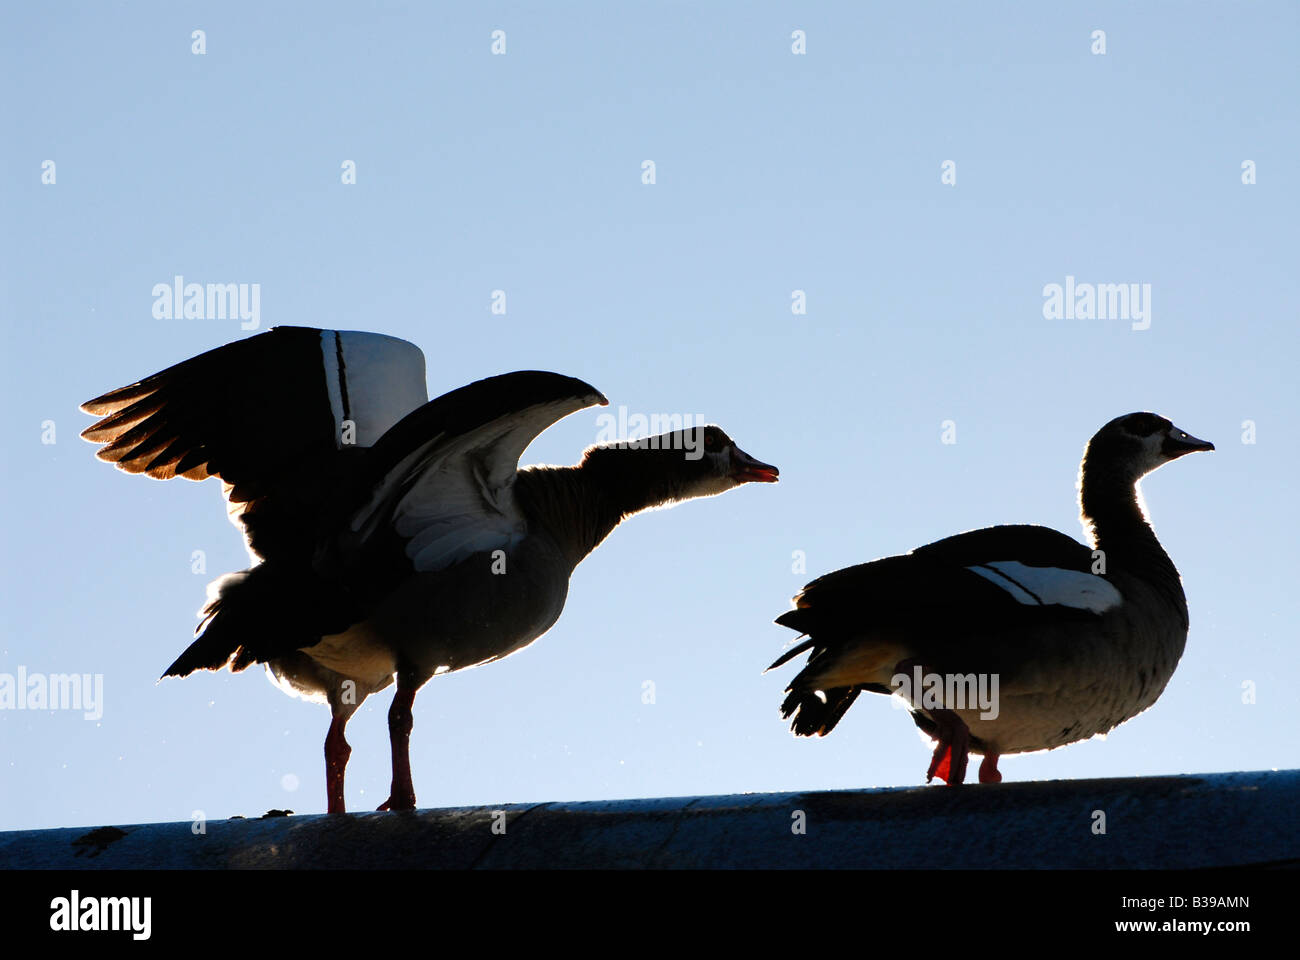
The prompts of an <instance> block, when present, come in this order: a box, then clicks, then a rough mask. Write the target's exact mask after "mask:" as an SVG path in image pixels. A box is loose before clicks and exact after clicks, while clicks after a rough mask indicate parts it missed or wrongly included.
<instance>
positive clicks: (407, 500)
mask: <svg viewBox="0 0 1300 960" xmlns="http://www.w3.org/2000/svg"><path fill="white" fill-rule="evenodd" d="M574 409H580V407H579V406H578V404H577V402H575V401H574V400H569V399H566V400H562V401H552V402H547V403H540V404H535V405H533V406H531V407H528V408H526V409H524V410H520V411H517V412H515V413H512V414H508V415H507V416H504V417H499V418H497V419H496V420H494V421H492V422H490V423H487V424H484V425H483V426H481V427H479V428H478V429H476V430H472V431H470V432H468V433H465V434H461V435H459V436H456V437H449V436H447V435H446V434H439V435H437V436H434V437H430V438H429V440H427V441H426V442H425V443H424V444H422V445H421V446H420V448H419V449H417V450H415V451H413V452H412V453H410V454H408V455H407V456H406V457H405V458H404V459H403V460H402V461H401V462H400V463H398V464H397V466H396V467H394V468H393V469H392V470H391V471H390V472H389V475H388V477H387V478H386V479H385V481H384V483H383V484H382V485H381V486H380V487H379V488H378V489H377V490H376V491H375V493H374V495H373V496H372V498H371V501H370V503H369V504H368V505H367V506H366V507H365V508H363V509H362V510H361V511H360V512H359V513H358V514H356V515H355V516H354V517H353V519H352V523H351V527H352V530H353V531H354V532H356V533H360V534H361V535H362V536H363V537H365V536H369V535H370V534H371V533H373V531H374V527H375V525H376V524H377V523H378V522H380V520H381V519H382V517H383V514H382V512H381V508H382V505H383V504H385V503H387V502H388V499H389V497H390V495H392V494H393V493H394V491H395V490H397V489H398V488H401V487H403V486H404V487H405V489H404V490H403V491H402V492H401V493H400V499H398V500H397V502H396V504H395V506H394V508H393V512H392V515H391V522H392V525H393V529H394V531H396V533H397V535H398V536H400V537H402V538H403V539H405V540H406V541H407V542H406V556H407V557H408V558H410V560H411V564H412V566H414V568H415V569H416V570H418V571H420V572H422V573H431V572H434V571H437V570H442V569H445V568H446V567H450V566H452V565H454V564H456V563H459V562H460V561H462V560H465V559H466V558H468V557H471V556H473V555H474V554H476V553H483V552H485V551H490V550H497V549H505V550H508V549H510V548H512V547H514V546H516V545H517V544H518V543H519V541H520V540H522V539H523V537H524V536H525V535H526V534H527V533H528V524H527V521H526V520H525V519H524V516H523V514H522V513H521V512H520V510H519V507H518V505H517V504H516V503H515V497H514V483H515V472H516V470H517V469H518V464H519V456H520V454H522V453H523V451H524V449H525V448H526V447H527V446H528V444H529V443H530V442H532V439H533V438H534V437H535V436H537V434H538V433H540V432H541V431H542V430H544V429H546V427H548V426H549V425H550V424H552V423H554V422H555V421H556V420H558V419H560V418H561V417H563V416H565V415H566V414H568V413H569V412H571V411H572V410H574Z"/></svg>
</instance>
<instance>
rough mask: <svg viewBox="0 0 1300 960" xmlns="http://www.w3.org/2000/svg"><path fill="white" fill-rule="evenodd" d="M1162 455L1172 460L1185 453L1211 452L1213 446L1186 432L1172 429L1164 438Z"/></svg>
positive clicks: (1175, 428)
mask: <svg viewBox="0 0 1300 960" xmlns="http://www.w3.org/2000/svg"><path fill="white" fill-rule="evenodd" d="M1163 446H1164V453H1165V456H1167V457H1169V458H1170V459H1173V458H1174V457H1181V456H1182V455H1183V454H1185V453H1197V452H1199V451H1202V450H1213V449H1214V444H1212V443H1210V442H1209V441H1208V440H1197V439H1196V438H1195V437H1194V436H1192V435H1191V434H1190V433H1187V432H1186V431H1183V430H1179V429H1178V428H1177V427H1174V428H1173V429H1172V430H1170V431H1169V433H1168V434H1167V435H1166V436H1165V442H1164V444H1163Z"/></svg>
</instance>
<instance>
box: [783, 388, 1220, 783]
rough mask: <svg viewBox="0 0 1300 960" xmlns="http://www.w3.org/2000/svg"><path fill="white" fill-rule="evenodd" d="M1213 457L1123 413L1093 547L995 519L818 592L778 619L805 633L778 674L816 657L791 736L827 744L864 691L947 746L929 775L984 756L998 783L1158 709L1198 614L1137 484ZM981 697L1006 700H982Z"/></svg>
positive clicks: (1094, 507) (955, 777)
mask: <svg viewBox="0 0 1300 960" xmlns="http://www.w3.org/2000/svg"><path fill="white" fill-rule="evenodd" d="M1210 449H1213V446H1212V445H1211V444H1208V443H1205V442H1203V441H1200V440H1197V439H1195V438H1194V437H1190V436H1188V435H1187V434H1186V433H1184V432H1183V431H1181V430H1178V429H1177V428H1176V427H1174V426H1173V425H1172V424H1170V423H1169V422H1168V421H1167V420H1165V419H1163V418H1161V417H1157V416H1155V415H1154V414H1144V413H1142V414H1130V415H1128V416H1126V417H1120V418H1117V419H1116V420H1113V421H1111V422H1110V423H1109V424H1107V425H1106V426H1105V427H1103V428H1102V429H1101V430H1100V431H1099V432H1098V433H1097V435H1096V436H1095V437H1093V439H1092V441H1091V442H1090V443H1089V445H1088V450H1087V452H1086V453H1085V456H1084V461H1083V465H1082V467H1081V470H1080V502H1081V508H1082V515H1083V520H1084V524H1085V529H1086V530H1087V532H1088V534H1089V539H1090V541H1091V543H1090V544H1089V545H1085V544H1082V543H1079V542H1078V541H1076V540H1074V539H1073V538H1071V537H1068V536H1066V535H1065V534H1063V533H1059V532H1057V531H1055V530H1051V529H1049V528H1046V527H1040V526H1031V525H1006V526H995V527H988V528H985V529H981V530H974V531H970V532H967V533H962V534H958V535H957V536H953V537H948V538H946V539H943V540H939V541H937V542H935V543H931V544H928V545H926V546H924V547H919V548H917V549H915V550H913V551H912V552H910V553H908V554H905V555H901V556H894V557H886V558H884V559H881V560H877V561H874V562H872V563H866V564H861V565H859V566H855V567H848V568H846V569H843V570H839V571H836V572H834V573H831V574H828V575H826V576H824V577H821V578H819V579H817V580H814V581H813V582H812V583H810V584H808V585H807V586H806V587H804V589H803V590H802V591H801V592H800V594H799V595H798V596H797V597H796V598H795V608H794V609H793V610H790V611H788V612H787V613H785V614H783V615H782V616H780V617H779V618H778V619H777V623H780V624H782V625H783V626H787V627H790V628H792V629H794V630H797V631H799V632H800V633H801V634H806V635H807V639H806V640H805V641H804V642H802V643H800V644H799V645H797V646H796V647H794V648H792V649H791V650H789V651H787V652H786V653H785V654H784V655H783V656H782V657H781V658H779V659H778V660H777V662H776V663H774V664H773V665H772V666H773V667H776V666H780V665H781V664H783V663H786V662H788V661H789V660H791V659H793V658H794V657H795V656H798V655H799V654H801V653H804V652H808V653H809V654H810V656H809V659H808V662H807V664H806V665H805V667H804V668H803V670H802V671H801V672H800V673H799V674H798V675H797V676H796V677H795V678H794V681H793V682H792V683H791V685H790V686H789V687H788V688H787V690H786V694H787V697H786V700H785V703H784V705H783V707H782V714H783V716H785V717H786V718H787V719H791V720H792V730H793V731H794V732H795V734H796V735H800V736H821V735H825V734H826V733H829V732H830V730H831V729H833V728H834V726H835V725H836V724H837V723H838V722H839V720H840V718H841V717H842V716H843V715H844V712H845V711H846V710H847V709H848V708H849V706H850V705H852V703H853V702H854V700H855V699H856V698H857V696H858V695H859V694H860V693H862V692H869V693H882V694H893V693H896V692H898V693H902V694H903V695H904V696H905V699H908V700H909V703H910V704H911V708H912V716H913V719H914V721H915V722H916V724H917V725H918V726H919V727H920V728H921V729H922V730H924V731H925V732H926V733H928V734H930V735H932V736H933V737H935V738H936V739H937V740H938V746H937V747H936V751H935V756H934V757H933V759H932V762H931V766H930V770H929V777H933V776H935V775H939V776H941V777H942V778H943V779H945V780H947V781H948V782H950V783H959V782H961V780H962V779H963V777H964V773H965V765H966V753H967V752H975V753H979V754H983V755H984V758H985V759H984V763H983V764H982V766H981V769H980V779H981V780H987V781H996V780H999V779H1001V777H1000V774H999V773H998V771H997V758H998V756H1000V755H1002V754H1009V753H1024V752H1030V751H1036V750H1045V749H1051V748H1053V747H1058V746H1062V745H1064V744H1067V743H1073V742H1075V741H1078V740H1083V739H1087V738H1089V737H1092V736H1094V735H1096V734H1099V733H1105V732H1107V731H1109V730H1111V729H1113V728H1114V727H1115V726H1117V725H1119V724H1120V723H1123V722H1124V721H1125V720H1128V719H1130V718H1131V717H1133V716H1136V715H1137V714H1138V713H1140V712H1142V711H1143V710H1145V709H1147V708H1148V707H1150V706H1151V705H1152V704H1153V703H1155V701H1156V699H1157V698H1158V697H1159V696H1160V694H1161V692H1162V691H1163V690H1164V688H1165V685H1166V684H1167V683H1168V682H1169V679H1170V677H1171V676H1172V675H1173V672H1174V668H1175V667H1176V666H1177V664H1178V660H1179V658H1180V657H1181V655H1182V652H1183V647H1184V644H1185V643H1186V639H1187V630H1188V614H1187V602H1186V598H1185V597H1184V594H1183V589H1182V582H1181V579H1180V578H1179V575H1178V571H1177V569H1176V568H1175V567H1174V565H1173V563H1172V562H1171V561H1170V559H1169V557H1168V556H1167V555H1166V554H1165V552H1164V550H1163V549H1162V548H1161V546H1160V543H1159V541H1158V540H1157V539H1156V537H1155V533H1154V532H1153V531H1152V529H1151V527H1150V525H1149V523H1148V522H1147V520H1146V517H1145V515H1144V512H1143V510H1142V507H1141V504H1140V502H1139V500H1138V494H1137V487H1136V485H1137V482H1138V480H1139V479H1140V478H1141V477H1142V476H1143V475H1144V474H1146V473H1148V472H1149V471H1150V470H1153V469H1155V468H1156V467H1158V466H1160V465H1161V464H1163V463H1165V462H1168V461H1169V460H1172V459H1175V458H1176V457H1179V456H1182V455H1183V454H1186V453H1191V452H1194V451H1196V450H1210ZM769 669H770V668H769ZM902 678H907V679H906V681H904V680H903V679H902ZM930 678H943V679H944V681H945V682H944V684H943V687H942V689H943V691H944V694H945V696H944V697H943V698H942V699H940V698H939V697H938V696H937V695H935V696H931V698H930V700H929V701H928V702H927V701H925V700H924V698H918V697H917V693H918V692H923V691H924V690H925V688H926V686H927V685H929V687H930V689H931V690H932V691H937V690H938V689H939V688H940V685H939V683H938V680H937V679H935V680H931V679H930ZM981 685H982V687H981ZM980 690H983V691H984V692H985V693H988V694H992V696H991V697H989V696H985V697H983V699H981V698H980V697H979V696H972V695H971V694H972V691H974V692H976V693H978V692H979V691H980ZM954 695H955V696H954ZM929 777H927V779H928V778H929Z"/></svg>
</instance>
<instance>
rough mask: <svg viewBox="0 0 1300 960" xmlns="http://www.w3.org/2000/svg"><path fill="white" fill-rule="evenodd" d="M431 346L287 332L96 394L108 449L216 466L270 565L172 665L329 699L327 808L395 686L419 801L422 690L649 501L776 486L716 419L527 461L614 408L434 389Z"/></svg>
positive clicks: (254, 547)
mask: <svg viewBox="0 0 1300 960" xmlns="http://www.w3.org/2000/svg"><path fill="white" fill-rule="evenodd" d="M424 377H425V374H424V356H423V354H422V353H421V352H420V350H419V348H418V347H416V346H414V345H413V344H411V343H408V342H406V341H404V340H399V339H396V338H394V337H388V336H384V335H381V334H374V333H362V332H353V331H337V330H319V329H314V328H303V327H277V328H275V329H273V330H271V331H269V332H267V333H264V334H260V335H257V336H253V337H250V338H248V339H245V340H241V341H237V342H235V343H231V344H227V345H226V346H222V347H218V348H216V349H215V350H211V351H209V352H207V353H204V354H201V355H199V356H197V357H193V358H191V359H189V360H186V361H184V362H182V363H180V364H177V365H176V366H173V367H170V368H168V369H166V370H163V371H162V372H160V373H156V374H154V375H153V376H150V377H146V378H145V379H143V380H141V381H139V382H137V383H134V384H131V385H130V386H126V387H122V388H121V389H118V390H114V391H111V392H110V393H106V394H104V395H103V396H101V397H98V398H96V399H94V400H91V401H88V402H87V403H85V404H83V405H82V409H83V410H84V411H85V412H87V413H89V414H92V415H94V416H98V417H100V418H101V419H100V420H99V421H98V422H97V423H95V424H94V425H92V426H91V427H89V428H87V429H86V430H85V431H84V432H83V433H82V436H83V437H84V438H85V439H87V440H89V441H91V442H94V443H97V444H102V445H103V446H102V447H101V449H100V450H98V451H97V456H99V457H100V458H101V459H103V460H107V461H109V462H112V463H115V464H116V465H117V466H118V467H120V468H121V469H123V470H125V471H127V472H129V473H143V474H145V475H147V476H150V477H154V478H156V479H164V480H165V479H169V478H172V477H185V478H187V479H190V480H203V479H206V478H208V477H217V478H219V479H220V480H221V483H222V489H223V491H224V494H225V499H226V501H227V511H228V513H229V515H230V518H231V520H232V521H233V522H234V523H235V524H236V525H237V526H238V527H239V528H240V529H241V531H242V532H243V534H244V537H245V542H246V546H247V548H248V552H249V554H250V556H251V558H252V560H253V565H252V566H251V567H250V568H249V569H247V570H244V571H242V572H239V573H233V574H228V575H226V576H224V577H222V578H220V579H219V580H217V581H216V582H214V583H213V584H211V585H210V586H209V590H208V593H209V600H208V603H207V605H206V607H205V608H204V609H203V611H202V613H201V618H202V619H201V622H200V625H199V627H198V629H197V631H196V634H197V637H196V639H195V640H194V642H193V643H192V644H190V646H189V648H188V649H186V650H185V651H184V652H183V653H182V654H181V655H180V656H179V657H178V658H177V659H176V661H175V662H174V663H173V664H172V665H171V666H170V667H168V668H167V670H166V672H165V674H164V676H187V675H188V674H190V673H192V672H194V671H195V670H217V669H220V668H222V667H229V668H230V669H231V670H232V671H239V670H243V669H244V668H246V667H248V666H250V665H252V664H255V663H261V664H264V665H265V667H266V669H267V671H268V672H269V673H270V675H271V676H272V678H273V679H274V680H275V681H276V682H277V683H278V684H279V685H280V686H281V687H282V688H283V689H284V690H285V691H286V692H289V693H292V694H295V695H298V696H301V697H303V698H306V699H310V700H316V701H323V702H327V703H328V704H329V706H330V709H331V711H332V714H333V719H332V722H331V724H330V727H329V732H328V734H327V736H326V739H325V761H326V788H327V798H328V809H329V811H330V812H342V811H343V810H344V809H345V804H344V773H345V769H346V765H347V761H348V757H349V755H350V753H351V748H350V747H349V746H348V743H347V740H346V739H345V737H344V728H345V726H346V725H347V722H348V719H349V718H350V717H351V716H352V714H353V713H355V711H356V710H357V708H358V707H359V706H360V705H361V703H362V702H363V701H364V700H365V699H366V697H368V696H369V695H370V694H372V693H375V692H377V691H379V690H383V689H384V688H386V687H387V686H389V685H390V684H391V683H393V681H394V679H395V680H396V693H395V695H394V697H393V703H392V707H391V709H390V710H389V714H388V724H389V733H390V737H391V742H392V754H393V779H392V788H391V793H390V795H389V798H388V800H387V801H386V802H385V803H384V804H383V805H382V806H381V807H380V809H381V810H385V809H389V810H409V809H413V808H414V807H415V789H414V785H413V782H412V778H411V768H410V759H409V742H410V735H411V728H412V723H413V721H412V706H413V703H414V699H415V694H416V691H417V690H419V689H420V687H421V686H422V685H423V684H424V683H425V682H426V681H428V680H429V678H430V677H432V676H434V675H435V674H442V673H447V672H452V671H456V670H461V669H464V668H466V667H472V666H475V665H478V664H483V663H487V662H489V661H492V660H496V659H499V658H501V657H504V656H507V655H508V654H510V653H513V652H515V651H516V650H519V649H520V648H522V647H524V646H526V645H527V644H529V643H531V642H532V641H533V640H535V639H537V638H538V637H540V636H541V635H542V634H543V633H545V632H546V631H547V630H549V629H550V627H551V626H552V625H553V624H554V623H555V622H556V620H557V619H558V618H559V616H560V612H561V611H562V610H563V608H564V602H565V598H566V596H567V593H568V586H569V577H570V574H571V573H572V572H573V570H574V568H575V567H576V566H577V565H578V563H580V562H581V561H582V559H583V558H584V557H586V556H587V555H588V554H589V553H591V552H592V550H594V549H595V548H596V547H597V545H599V544H600V542H601V541H602V540H603V539H604V538H605V537H606V536H607V535H608V534H609V533H610V531H611V530H613V528H614V527H615V526H617V525H618V523H619V522H620V521H622V520H623V519H625V518H626V517H628V516H631V515H632V514H634V513H637V512H639V511H641V510H644V509H647V508H650V507H655V506H661V505H666V504H671V503H674V502H677V501H682V500H687V499H690V498H694V497H704V496H711V495H714V494H719V493H723V492H725V491H727V490H730V489H733V488H735V487H737V486H739V485H741V484H743V483H748V482H764V483H770V482H775V481H776V480H777V475H778V471H777V469H776V467H773V466H771V465H769V464H766V463H762V462H760V461H758V460H755V459H753V458H752V457H750V456H748V455H747V454H745V453H744V452H743V451H741V450H740V449H739V448H738V447H737V446H736V445H735V443H734V442H733V441H732V440H731V438H730V437H728V436H727V435H726V434H725V433H724V432H723V431H722V430H721V429H719V428H718V427H716V426H708V427H700V428H695V429H686V430H680V431H675V432H672V433H668V434H664V435H662V436H658V437H651V438H647V439H643V440H638V441H631V442H626V443H620V444H612V445H603V446H595V447H591V448H589V449H588V450H587V451H586V452H585V453H584V454H583V457H582V459H581V461H580V462H579V463H577V464H575V465H573V466H563V467H550V466H546V467H542V466H534V467H524V468H520V467H519V458H520V456H521V455H522V453H523V452H524V449H525V448H526V447H527V446H528V445H529V444H530V443H531V442H532V441H533V439H534V438H535V437H537V436H538V435H539V434H540V433H542V432H543V431H544V430H546V429H547V428H548V427H549V426H551V425H552V424H553V423H555V422H556V421H558V420H560V419H562V418H563V417H565V416H567V415H569V414H571V413H574V412H576V411H578V410H582V409H583V408H586V407H590V406H592V405H595V404H605V403H607V401H606V399H605V397H604V396H602V395H601V393H600V392H599V391H598V390H596V389H595V388H594V387H592V386H591V385H589V384H587V383H584V382H583V381H581V380H576V379H574V378H572V377H566V376H561V375H560V374H556V373H547V372H541V371H521V372H516V373H508V374H504V375H502V376H497V377H491V378H488V379H486V380H480V381H478V382H476V383H471V384H469V385H468V386H465V387H461V388H460V389H458V390H453V391H452V392H450V393H448V394H446V395H444V396H441V397H438V398H437V399H435V400H432V401H429V402H426V392H425V382H424Z"/></svg>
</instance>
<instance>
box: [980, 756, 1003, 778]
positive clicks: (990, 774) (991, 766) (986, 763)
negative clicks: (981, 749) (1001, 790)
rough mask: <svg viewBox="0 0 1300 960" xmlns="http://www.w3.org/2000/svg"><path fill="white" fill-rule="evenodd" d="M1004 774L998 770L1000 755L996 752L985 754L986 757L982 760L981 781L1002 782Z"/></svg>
mask: <svg viewBox="0 0 1300 960" xmlns="http://www.w3.org/2000/svg"><path fill="white" fill-rule="evenodd" d="M1001 782H1002V774H1001V773H1000V772H999V771H998V755H997V754H996V753H986V754H984V759H983V760H982V761H981V762H980V783H1001Z"/></svg>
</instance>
